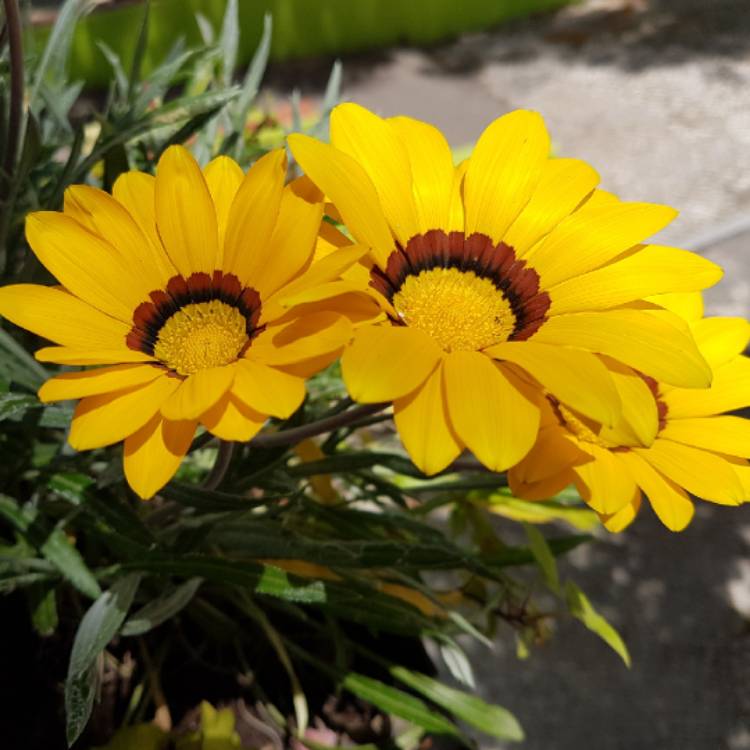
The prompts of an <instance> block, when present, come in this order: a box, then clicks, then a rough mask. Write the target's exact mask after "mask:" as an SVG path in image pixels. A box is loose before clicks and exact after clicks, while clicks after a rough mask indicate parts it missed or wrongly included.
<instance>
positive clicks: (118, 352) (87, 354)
mask: <svg viewBox="0 0 750 750" xmlns="http://www.w3.org/2000/svg"><path fill="white" fill-rule="evenodd" d="M34 357H35V358H36V359H38V360H39V361H40V362H52V363H54V364H56V365H119V364H124V363H126V362H153V361H154V357H151V356H149V355H148V354H144V353H143V352H136V351H133V350H132V349H124V348H123V349H78V348H73V347H67V346H46V347H44V348H43V349H37V350H36V351H35V352H34Z"/></svg>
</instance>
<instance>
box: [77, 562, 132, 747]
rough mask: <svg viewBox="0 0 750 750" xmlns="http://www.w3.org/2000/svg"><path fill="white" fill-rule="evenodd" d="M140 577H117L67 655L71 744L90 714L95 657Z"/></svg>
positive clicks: (123, 614)
mask: <svg viewBox="0 0 750 750" xmlns="http://www.w3.org/2000/svg"><path fill="white" fill-rule="evenodd" d="M140 579H141V577H140V575H137V574H133V575H128V576H125V577H124V578H120V579H119V580H118V581H116V582H115V583H114V584H113V585H112V588H110V589H109V591H105V592H104V593H103V594H102V595H101V596H100V597H99V598H98V599H97V600H96V601H95V602H94V603H93V604H92V605H91V606H90V607H89V609H88V610H87V612H86V614H85V615H84V616H83V619H82V620H81V623H80V625H79V626H78V630H77V631H76V635H75V639H74V640H73V650H72V652H71V654H70V664H69V665H68V675H67V677H66V679H65V713H66V735H67V739H68V745H69V746H70V745H72V744H73V743H74V742H75V741H76V740H77V739H78V737H79V736H80V735H81V732H82V731H83V729H84V727H85V726H86V723H87V722H88V720H89V716H90V715H91V708H92V706H93V700H94V692H95V689H96V668H95V667H96V658H97V656H98V655H99V654H100V653H101V652H102V651H103V650H104V648H105V647H106V646H107V644H108V643H109V642H110V640H112V638H113V637H114V636H115V634H116V633H117V631H118V630H119V628H120V626H121V625H122V623H123V621H124V620H125V617H126V616H127V613H128V610H129V609H130V605H131V604H132V603H133V598H134V597H135V592H136V590H137V589H138V584H139V582H140Z"/></svg>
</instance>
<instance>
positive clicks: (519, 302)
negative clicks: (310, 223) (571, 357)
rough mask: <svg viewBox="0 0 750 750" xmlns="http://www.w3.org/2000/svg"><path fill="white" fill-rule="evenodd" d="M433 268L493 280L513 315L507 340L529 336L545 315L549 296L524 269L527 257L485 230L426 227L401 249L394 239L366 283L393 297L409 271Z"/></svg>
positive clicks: (536, 277) (413, 273)
mask: <svg viewBox="0 0 750 750" xmlns="http://www.w3.org/2000/svg"><path fill="white" fill-rule="evenodd" d="M433 268H456V269H458V270H459V271H473V272H474V273H475V274H476V275H477V276H479V277H481V278H486V279H489V280H490V281H492V283H493V284H494V285H495V287H496V288H497V289H498V290H499V291H500V292H502V294H503V295H504V297H505V298H506V299H507V300H508V302H509V304H510V306H511V309H512V310H513V314H514V315H515V320H516V324H515V326H514V329H513V333H512V334H511V335H510V337H509V340H511V341H524V340H526V339H528V338H530V337H531V336H533V335H534V334H535V333H536V332H537V331H538V330H539V328H540V326H541V325H542V323H544V321H545V320H546V319H547V317H546V316H547V311H548V310H549V307H550V298H549V295H548V294H547V293H546V292H542V291H540V290H539V274H538V273H537V272H536V271H535V270H534V269H533V268H527V267H526V261H524V260H519V259H518V258H516V254H515V252H514V250H513V248H512V247H510V246H509V245H506V244H505V243H504V242H499V243H497V244H495V243H493V242H492V240H491V239H490V238H489V237H488V236H487V235H484V234H479V233H475V234H471V235H469V236H468V237H466V236H465V235H464V233H463V232H448V233H446V232H444V231H443V230H442V229H431V230H430V231H428V232H425V233H424V234H418V235H415V236H414V237H412V238H411V239H410V240H409V242H408V243H407V244H406V247H405V248H404V247H402V246H401V245H399V244H398V243H396V250H394V251H393V252H392V253H391V254H390V255H389V256H388V262H387V264H386V268H385V271H382V270H381V269H380V268H378V267H377V266H373V268H372V270H371V272H370V286H371V287H372V288H373V289H375V290H376V291H378V292H380V293H381V294H382V295H383V296H384V297H385V298H386V299H387V300H388V301H389V302H392V301H393V297H394V296H395V294H396V293H397V292H398V290H399V289H400V288H401V285H402V284H403V283H404V281H405V280H406V278H407V277H408V276H417V275H418V274H420V273H421V272H422V271H429V270H432V269H433ZM395 322H399V321H395Z"/></svg>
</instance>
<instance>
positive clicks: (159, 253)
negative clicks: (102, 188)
mask: <svg viewBox="0 0 750 750" xmlns="http://www.w3.org/2000/svg"><path fill="white" fill-rule="evenodd" d="M155 192H156V178H155V177H153V176H152V175H150V174H146V173H145V172H123V173H122V174H121V175H120V176H119V177H118V178H117V179H116V180H115V184H114V185H113V186H112V196H113V197H114V198H115V200H116V201H117V202H118V203H120V204H121V205H122V206H124V208H125V210H126V211H127V212H128V213H129V214H130V216H131V217H132V218H133V221H135V223H136V224H137V225H138V228H139V229H140V230H141V232H142V233H143V236H144V237H146V238H147V239H148V242H149V246H150V257H151V259H152V261H153V264H154V266H156V267H157V268H158V269H159V273H160V275H161V276H162V277H163V278H165V279H170V278H172V276H174V275H176V273H177V269H176V268H175V266H174V263H172V261H171V260H170V259H169V257H168V256H167V254H166V252H165V250H164V246H163V245H162V243H161V238H160V237H159V232H158V230H157V228H156V198H155Z"/></svg>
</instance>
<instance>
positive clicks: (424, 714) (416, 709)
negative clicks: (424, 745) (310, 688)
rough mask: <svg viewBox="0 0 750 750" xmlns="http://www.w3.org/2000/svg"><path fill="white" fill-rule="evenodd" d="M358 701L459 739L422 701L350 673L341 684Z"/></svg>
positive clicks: (370, 679) (439, 715)
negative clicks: (366, 702)
mask: <svg viewBox="0 0 750 750" xmlns="http://www.w3.org/2000/svg"><path fill="white" fill-rule="evenodd" d="M342 685H343V687H345V688H346V689H347V690H348V691H349V692H351V693H354V695H356V696H357V697H358V698H361V699H362V700H365V701H368V702H369V703H372V704H373V705H374V706H377V707H378V708H379V709H380V710H381V711H384V712H385V713H386V714H393V715H395V716H400V717H401V718H402V719H406V720H407V721H411V722H412V723H414V724H417V725H418V726H420V727H422V728H423V729H425V730H427V731H428V732H434V733H435V734H452V735H455V736H459V734H460V733H459V731H458V729H457V727H456V726H455V725H454V724H453V723H452V722H451V721H449V720H448V719H447V718H445V716H443V715H442V714H439V713H437V712H435V711H433V710H432V709H430V708H429V707H428V706H427V704H425V703H424V701H422V700H420V699H419V698H417V697H415V696H413V695H410V694H409V693H405V692H404V691H403V690H399V689H398V688H395V687H391V686H390V685H386V684H385V683H384V682H380V680H374V679H373V678H372V677H366V676H365V675H361V674H357V673H356V672H350V673H349V674H347V675H346V677H345V678H344V680H343V683H342Z"/></svg>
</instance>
